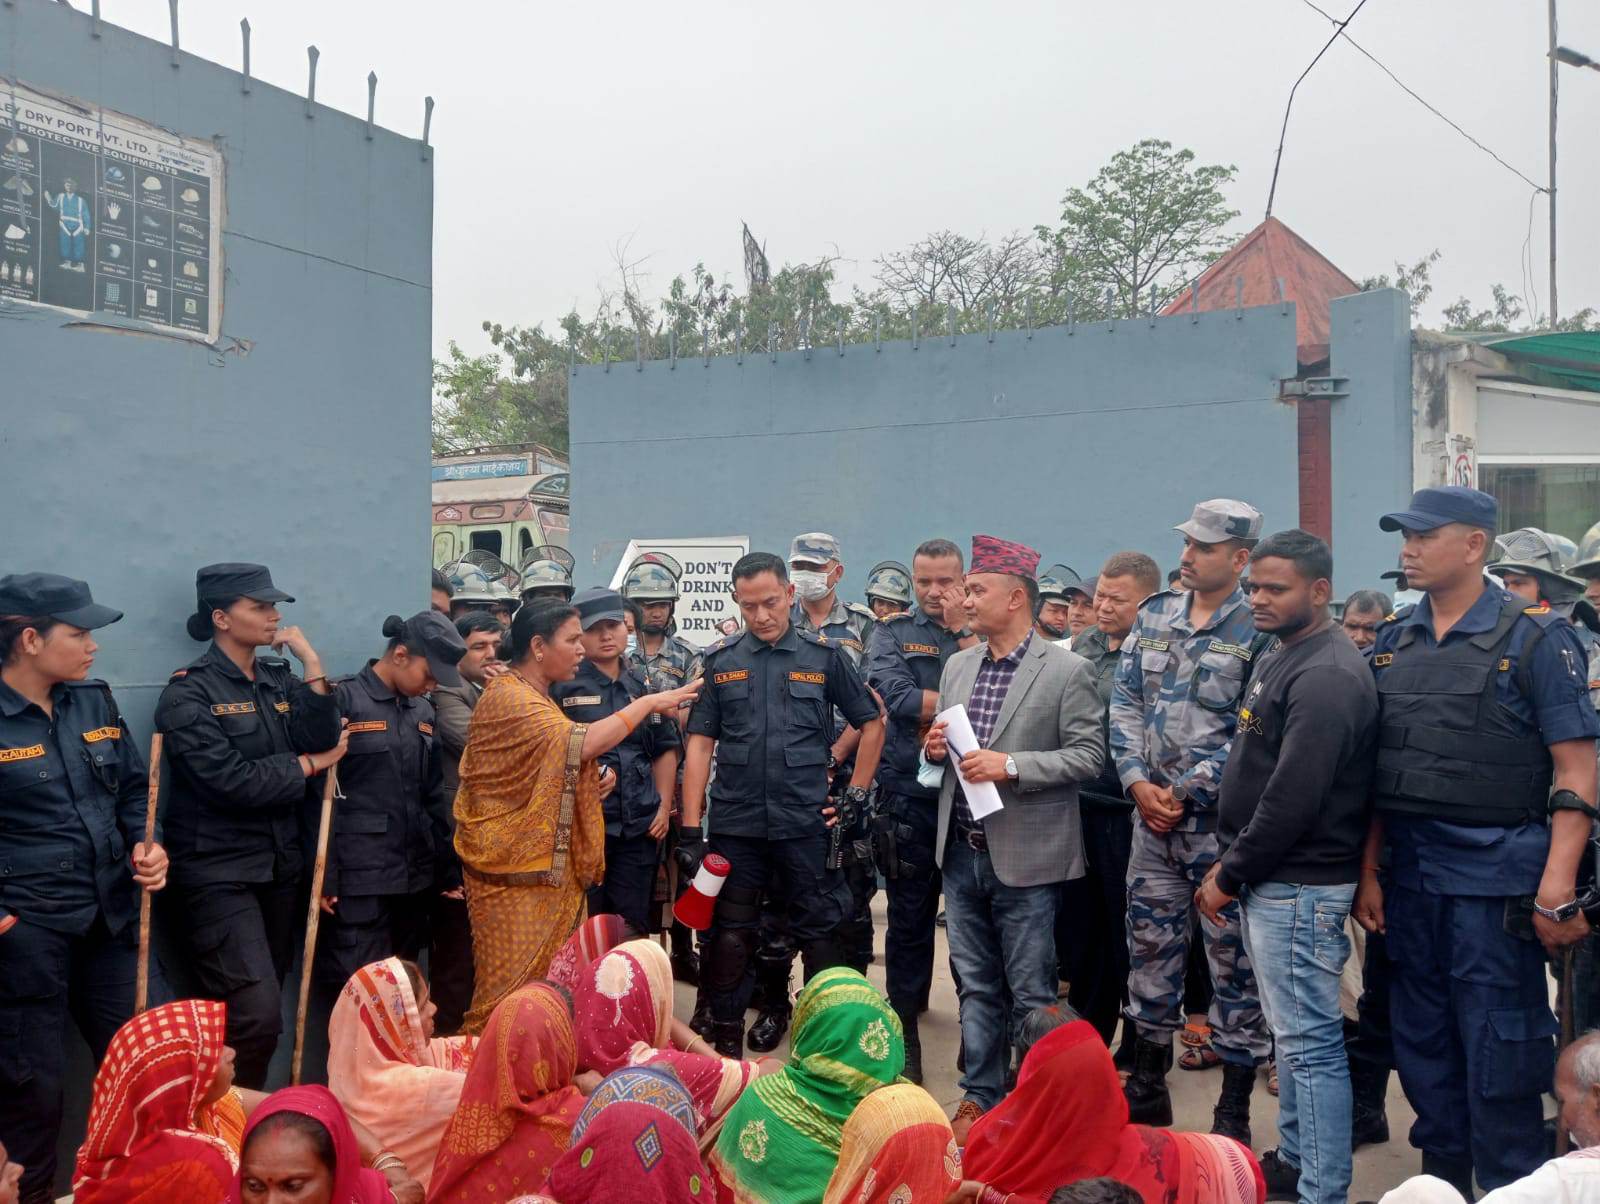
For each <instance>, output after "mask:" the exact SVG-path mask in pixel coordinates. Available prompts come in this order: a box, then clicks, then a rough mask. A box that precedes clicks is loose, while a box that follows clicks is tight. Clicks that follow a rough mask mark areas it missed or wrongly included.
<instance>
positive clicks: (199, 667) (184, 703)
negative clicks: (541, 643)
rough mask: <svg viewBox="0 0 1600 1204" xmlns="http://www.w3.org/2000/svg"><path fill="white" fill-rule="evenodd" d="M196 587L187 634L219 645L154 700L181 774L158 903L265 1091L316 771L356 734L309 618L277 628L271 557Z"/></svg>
mask: <svg viewBox="0 0 1600 1204" xmlns="http://www.w3.org/2000/svg"><path fill="white" fill-rule="evenodd" d="M195 593H196V596H197V605H196V610H195V613H194V614H192V615H190V616H189V619H188V622H187V630H188V632H189V635H190V637H191V638H192V639H196V640H210V641H211V642H210V644H209V646H208V647H207V648H206V651H205V654H204V655H202V656H201V657H200V658H199V659H198V660H195V661H193V662H191V663H190V664H189V665H188V666H186V667H185V668H182V669H179V670H178V671H177V672H175V673H174V674H173V675H172V679H171V680H170V681H168V682H167V685H166V688H165V689H163V690H162V691H161V698H160V700H159V701H158V702H157V704H156V718H155V723H156V730H157V731H160V732H161V733H162V734H163V735H164V736H165V739H166V755H167V761H168V763H169V765H170V766H171V770H172V772H171V775H170V777H171V782H172V785H171V790H170V792H169V796H168V798H167V801H166V807H165V830H166V843H167V849H168V851H169V852H170V853H171V856H172V875H171V876H172V889H171V890H168V891H164V892H163V893H162V894H161V896H160V898H159V899H158V905H159V908H160V915H161V918H162V920H163V924H164V927H165V928H166V929H167V930H168V932H169V933H171V934H174V935H175V937H176V938H177V939H178V940H179V941H180V942H181V943H182V945H183V946H184V947H185V952H186V954H187V957H186V962H187V964H188V966H189V967H190V968H191V969H192V971H193V974H194V978H195V980H196V981H195V982H194V983H193V984H192V986H193V987H194V989H195V990H196V992H197V993H198V994H200V995H201V996H202V997H204V998H209V999H218V1000H221V1001H223V1002H225V1003H226V1004H227V1005H228V1033H227V1041H228V1044H229V1045H231V1046H233V1048H234V1050H235V1052H236V1054H237V1057H236V1061H235V1077H236V1078H237V1080H238V1082H239V1085H240V1086H242V1087H249V1088H252V1089H255V1090H259V1089H260V1088H261V1086H262V1084H263V1083H264V1082H265V1080H266V1075H267V1064H268V1063H269V1062H270V1061H271V1060H272V1052H273V1049H274V1048H275V1047H276V1046H277V1043H278V1033H279V1031H280V1029H281V1028H282V1022H281V1009H280V995H279V990H280V985H281V983H282V981H283V976H284V974H286V973H287V972H288V969H289V962H290V959H291V958H292V957H293V955H294V944H295V940H296V939H297V937H298V936H299V933H300V918H301V917H302V916H303V915H304V912H303V911H302V908H303V906H304V895H303V894H302V893H301V887H300V876H301V872H302V871H303V870H306V869H308V868H309V865H308V858H306V856H305V850H304V848H303V847H302V838H301V821H302V810H303V807H304V804H305V803H306V802H307V797H306V794H307V792H306V779H308V778H310V777H313V776H315V775H316V774H319V773H321V772H322V771H323V770H325V769H327V768H328V767H329V766H330V765H333V764H335V763H336V762H337V761H338V760H339V759H340V758H341V757H343V756H344V750H345V737H344V735H343V734H342V732H341V730H340V723H339V706H338V702H337V700H336V699H335V698H334V697H333V693H332V687H331V686H330V685H329V684H328V678H327V675H326V674H325V673H323V671H322V663H321V661H320V660H319V659H318V657H317V654H316V651H315V650H314V649H313V648H312V647H311V644H310V642H309V641H308V640H307V639H306V637H305V635H304V634H303V633H302V632H301V631H300V629H299V628H298V627H283V626H280V625H279V623H280V619H281V616H280V614H279V612H278V607H277V604H278V603H279V602H293V601H294V599H293V598H291V597H290V596H289V595H288V594H286V593H284V592H283V591H282V590H281V589H279V588H277V586H275V585H273V583H272V575H271V574H270V573H269V572H268V571H267V569H266V568H265V567H264V566H262V565H259V564H211V565H207V566H206V567H205V568H203V569H201V570H200V571H199V573H197V574H196V576H195ZM265 645H270V646H271V647H273V648H287V649H288V650H289V651H290V652H292V653H294V655H295V656H296V657H297V658H298V659H299V661H300V664H301V666H302V668H303V670H304V673H305V677H304V679H302V678H300V677H297V676H295V674H294V673H293V672H291V671H290V668H289V662H288V661H286V660H284V659H282V658H280V657H268V656H261V657H258V656H257V655H256V649H257V648H260V647H262V646H265Z"/></svg>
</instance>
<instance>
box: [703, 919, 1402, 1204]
mask: <svg viewBox="0 0 1600 1204" xmlns="http://www.w3.org/2000/svg"><path fill="white" fill-rule="evenodd" d="M883 908H884V896H883V894H882V893H881V892H880V893H879V895H878V898H877V900H876V902H875V904H874V907H873V911H874V915H875V916H876V919H877V931H878V951H879V957H878V961H877V963H876V964H874V965H873V966H872V967H871V968H870V969H869V970H868V972H867V977H868V978H870V979H871V980H872V981H873V982H874V983H875V984H876V985H877V986H878V988H879V989H880V990H881V989H882V988H883V958H882V950H883V933H884V911H883ZM798 976H799V967H798V966H796V979H797V980H798ZM693 1010H694V992H693V990H692V989H690V988H688V987H685V986H684V985H683V984H681V983H680V984H678V994H677V1014H678V1015H679V1016H680V1017H682V1018H683V1019H685V1020H687V1019H688V1018H689V1014H690V1013H691V1012H692V1011H693ZM749 1019H750V1020H754V1019H755V1013H754V1012H752V1013H750V1016H749ZM919 1031H920V1033H921V1036H922V1066H923V1071H924V1074H925V1076H926V1079H925V1082H924V1084H923V1085H924V1086H925V1087H926V1088H927V1089H928V1090H929V1091H930V1092H931V1093H932V1094H933V1095H934V1097H935V1098H937V1099H938V1100H939V1101H940V1102H941V1103H942V1104H944V1105H945V1111H946V1112H947V1113H949V1112H954V1111H955V1106H956V1103H957V1101H959V1100H960V1098H961V1091H960V1088H959V1087H958V1086H957V1075H956V1050H957V1047H958V1046H959V1044H960V1035H959V1032H958V1026H957V1024H956V993H955V987H954V985H953V984H952V983H951V981H950V969H949V963H948V961H947V960H946V950H945V940H944V930H943V929H942V928H941V929H939V932H938V952H937V954H936V956H935V960H934V979H933V1001H932V1007H931V1008H930V1009H929V1011H928V1013H927V1014H926V1015H924V1016H923V1017H922V1020H921V1022H920V1024H919ZM787 1055H788V1046H787V1044H785V1045H784V1047H783V1048H781V1049H779V1050H778V1051H777V1054H776V1056H779V1057H785V1056H787ZM1169 1082H1170V1084H1171V1089H1172V1104H1173V1111H1174V1114H1175V1119H1176V1127H1178V1128H1180V1129H1198V1130H1201V1131H1207V1130H1209V1129H1210V1128H1211V1109H1212V1106H1213V1105H1214V1104H1215V1103H1216V1099H1217V1092H1218V1091H1220V1090H1221V1088H1222V1071H1221V1069H1220V1068H1218V1069H1213V1070H1204V1071H1194V1072H1189V1071H1183V1070H1178V1069H1176V1068H1174V1070H1173V1071H1172V1074H1171V1076H1170V1079H1169ZM1276 1118H1277V1100H1275V1099H1274V1098H1273V1097H1272V1096H1270V1095H1268V1094H1267V1084H1266V1074H1265V1072H1264V1071H1263V1072H1262V1075H1261V1079H1260V1082H1259V1084H1258V1086H1257V1088H1256V1092H1255V1096H1254V1102H1253V1106H1252V1109H1251V1121H1250V1127H1251V1129H1252V1131H1253V1133H1254V1136H1255V1142H1254V1148H1255V1151H1256V1153H1258V1154H1259V1153H1261V1152H1263V1151H1265V1150H1269V1149H1271V1148H1272V1147H1273V1146H1275V1145H1276V1144H1277V1130H1276V1129H1275V1127H1274V1123H1275V1121H1276ZM1411 1120H1412V1112H1411V1108H1410V1105H1408V1104H1407V1103H1406V1101H1405V1097H1404V1096H1403V1095H1401V1093H1400V1084H1399V1082H1398V1080H1396V1079H1395V1078H1394V1077H1393V1076H1391V1078H1390V1084H1389V1131H1390V1134H1391V1138H1390V1141H1389V1143H1388V1144H1387V1145H1381V1146H1367V1147H1365V1148H1363V1149H1361V1150H1360V1151H1358V1152H1357V1153H1356V1158H1355V1179H1354V1182H1353V1184H1352V1189H1351V1192H1350V1199H1351V1200H1353V1201H1360V1200H1376V1199H1377V1198H1378V1197H1379V1196H1381V1195H1382V1194H1383V1193H1384V1192H1385V1191H1387V1190H1388V1189H1389V1188H1391V1187H1393V1186H1395V1184H1397V1183H1399V1182H1400V1181H1401V1180H1403V1179H1405V1178H1407V1177H1409V1176H1411V1175H1414V1174H1416V1173H1417V1170H1418V1167H1419V1161H1420V1156H1419V1155H1418V1154H1417V1152H1416V1151H1415V1150H1413V1149H1412V1148H1411V1147H1410V1145H1409V1144H1407V1142H1406V1132H1407V1130H1408V1129H1409V1128H1410V1125H1411Z"/></svg>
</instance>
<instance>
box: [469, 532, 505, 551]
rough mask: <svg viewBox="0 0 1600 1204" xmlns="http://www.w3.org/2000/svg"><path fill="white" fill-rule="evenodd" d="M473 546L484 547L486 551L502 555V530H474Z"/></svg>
mask: <svg viewBox="0 0 1600 1204" xmlns="http://www.w3.org/2000/svg"><path fill="white" fill-rule="evenodd" d="M472 546H473V547H475V548H482V549H483V550H484V551H485V552H493V553H494V554H495V555H496V556H498V555H500V532H498V531H474V532H473V533H472Z"/></svg>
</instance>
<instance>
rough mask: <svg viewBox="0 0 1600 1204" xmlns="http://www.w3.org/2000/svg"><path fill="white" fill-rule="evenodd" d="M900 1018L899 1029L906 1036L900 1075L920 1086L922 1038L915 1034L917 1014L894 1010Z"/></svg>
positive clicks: (909, 1010) (908, 1009) (909, 1011)
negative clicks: (904, 1053)
mask: <svg viewBox="0 0 1600 1204" xmlns="http://www.w3.org/2000/svg"><path fill="white" fill-rule="evenodd" d="M895 1014H896V1015H897V1016H899V1017H900V1027H901V1028H902V1029H903V1030H904V1031H905V1035H906V1068H905V1070H904V1071H902V1072H901V1073H902V1074H904V1075H905V1077H906V1079H907V1080H909V1081H910V1082H913V1083H916V1084H917V1085H918V1086H919V1087H920V1086H921V1085H922V1038H921V1037H920V1036H919V1035H918V1033H917V1013H916V1012H914V1011H912V1010H911V1009H910V1008H907V1009H906V1010H904V1011H902V1010H901V1009H899V1008H896V1009H895Z"/></svg>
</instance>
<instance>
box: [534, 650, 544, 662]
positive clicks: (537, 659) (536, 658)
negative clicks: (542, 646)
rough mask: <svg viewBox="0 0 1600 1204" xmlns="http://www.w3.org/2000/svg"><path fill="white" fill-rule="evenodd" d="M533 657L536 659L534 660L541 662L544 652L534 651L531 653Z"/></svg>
mask: <svg viewBox="0 0 1600 1204" xmlns="http://www.w3.org/2000/svg"><path fill="white" fill-rule="evenodd" d="M533 659H534V660H536V661H541V662H542V661H543V660H544V653H542V652H535V653H534V654H533Z"/></svg>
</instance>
